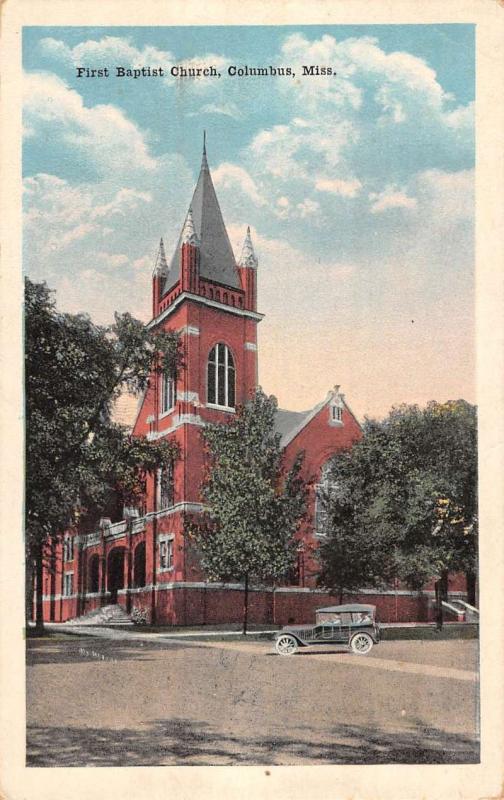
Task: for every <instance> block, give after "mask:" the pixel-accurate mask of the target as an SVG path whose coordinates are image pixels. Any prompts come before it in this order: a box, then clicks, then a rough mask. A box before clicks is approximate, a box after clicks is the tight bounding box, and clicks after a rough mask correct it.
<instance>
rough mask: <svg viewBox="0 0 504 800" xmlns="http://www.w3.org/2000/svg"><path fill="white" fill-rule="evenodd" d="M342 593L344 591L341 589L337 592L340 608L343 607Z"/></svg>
mask: <svg viewBox="0 0 504 800" xmlns="http://www.w3.org/2000/svg"><path fill="white" fill-rule="evenodd" d="M343 591H344V589H343V588H341V589H340V590H339V604H340V606H342V605H343Z"/></svg>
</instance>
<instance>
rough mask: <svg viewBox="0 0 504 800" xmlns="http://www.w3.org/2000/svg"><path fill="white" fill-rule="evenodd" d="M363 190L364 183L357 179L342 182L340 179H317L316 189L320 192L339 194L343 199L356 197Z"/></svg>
mask: <svg viewBox="0 0 504 800" xmlns="http://www.w3.org/2000/svg"><path fill="white" fill-rule="evenodd" d="M361 188H362V183H361V182H360V181H359V180H358V179H357V178H353V179H351V180H341V179H339V178H332V179H331V178H324V177H320V178H316V180H315V189H317V190H318V191H319V192H329V193H331V194H339V195H341V196H342V197H356V196H357V194H358V193H359V191H360V190H361Z"/></svg>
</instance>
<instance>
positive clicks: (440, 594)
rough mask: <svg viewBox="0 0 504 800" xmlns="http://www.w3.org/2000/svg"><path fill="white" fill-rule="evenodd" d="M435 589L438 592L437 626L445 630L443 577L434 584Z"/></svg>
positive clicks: (439, 629)
mask: <svg viewBox="0 0 504 800" xmlns="http://www.w3.org/2000/svg"><path fill="white" fill-rule="evenodd" d="M434 591H435V593H436V628H437V629H438V631H441V630H443V589H442V580H441V579H440V580H437V581H436V583H435V584H434Z"/></svg>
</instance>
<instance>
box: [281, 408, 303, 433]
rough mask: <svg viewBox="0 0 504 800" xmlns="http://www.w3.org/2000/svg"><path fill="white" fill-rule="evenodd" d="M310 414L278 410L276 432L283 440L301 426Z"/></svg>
mask: <svg viewBox="0 0 504 800" xmlns="http://www.w3.org/2000/svg"><path fill="white" fill-rule="evenodd" d="M309 413H310V412H309V411H286V410H285V409H284V408H278V409H277V412H276V414H275V430H276V432H277V433H280V434H281V435H282V438H283V437H284V436H287V435H288V434H289V433H290V432H291V431H293V430H294V429H295V428H297V427H298V425H301V423H302V421H303V420H304V418H305V417H307V416H308V414H309Z"/></svg>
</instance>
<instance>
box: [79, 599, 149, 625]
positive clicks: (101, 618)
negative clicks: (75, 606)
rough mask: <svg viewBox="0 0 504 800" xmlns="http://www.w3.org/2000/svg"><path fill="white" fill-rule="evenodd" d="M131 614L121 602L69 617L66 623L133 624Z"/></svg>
mask: <svg viewBox="0 0 504 800" xmlns="http://www.w3.org/2000/svg"><path fill="white" fill-rule="evenodd" d="M133 624H134V623H133V621H132V619H131V617H130V615H129V614H128V613H127V612H126V610H125V609H124V608H123V606H120V605H119V604H116V605H108V606H103V607H102V608H96V609H95V610H94V611H89V612H88V613H87V614H83V615H82V616H80V617H75V618H74V619H69V620H67V622H65V625H133Z"/></svg>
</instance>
